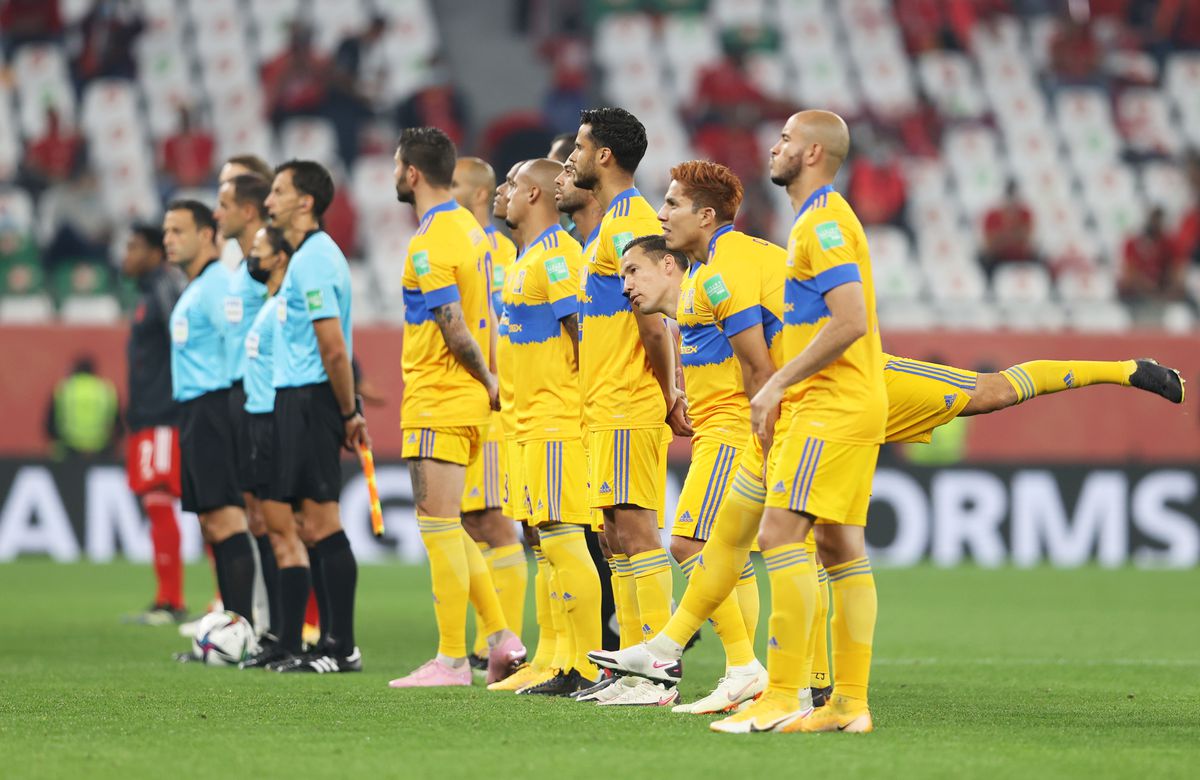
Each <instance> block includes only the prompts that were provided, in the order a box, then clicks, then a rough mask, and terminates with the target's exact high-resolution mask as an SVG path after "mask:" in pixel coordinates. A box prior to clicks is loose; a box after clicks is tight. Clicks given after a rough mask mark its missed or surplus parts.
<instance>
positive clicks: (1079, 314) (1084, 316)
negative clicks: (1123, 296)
mask: <svg viewBox="0 0 1200 780" xmlns="http://www.w3.org/2000/svg"><path fill="white" fill-rule="evenodd" d="M1068 312H1069V316H1068V320H1067V325H1068V327H1070V328H1071V329H1073V330H1077V331H1080V332H1083V333H1120V332H1121V331H1124V330H1129V326H1130V325H1132V324H1133V318H1132V317H1131V316H1130V314H1129V309H1127V308H1126V307H1125V306H1123V305H1121V304H1120V303H1117V302H1115V301H1114V302H1109V303H1099V302H1089V303H1085V304H1080V305H1076V306H1071V307H1070V308H1069V309H1068Z"/></svg>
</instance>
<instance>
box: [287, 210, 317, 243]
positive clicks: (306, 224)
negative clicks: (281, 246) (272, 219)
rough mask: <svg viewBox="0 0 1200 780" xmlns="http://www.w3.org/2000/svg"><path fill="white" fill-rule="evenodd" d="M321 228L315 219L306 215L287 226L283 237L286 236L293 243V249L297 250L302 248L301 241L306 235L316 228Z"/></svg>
mask: <svg viewBox="0 0 1200 780" xmlns="http://www.w3.org/2000/svg"><path fill="white" fill-rule="evenodd" d="M320 229H321V226H320V225H319V224H317V221H316V220H315V219H313V218H312V217H310V216H307V215H304V216H301V217H298V218H297V219H296V221H295V222H293V223H292V224H291V225H289V226H288V227H287V229H286V230H284V231H283V237H284V238H286V239H287V241H288V243H289V244H291V245H292V249H293V250H296V249H299V248H300V242H301V241H303V240H304V237H305V236H307V235H308V234H309V233H311V232H312V231H314V230H320Z"/></svg>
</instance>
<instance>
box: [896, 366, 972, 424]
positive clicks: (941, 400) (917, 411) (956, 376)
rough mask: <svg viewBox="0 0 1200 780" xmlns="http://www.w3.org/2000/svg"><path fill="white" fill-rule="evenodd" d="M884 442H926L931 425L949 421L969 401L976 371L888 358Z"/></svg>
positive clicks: (956, 415)
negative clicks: (886, 416)
mask: <svg viewBox="0 0 1200 780" xmlns="http://www.w3.org/2000/svg"><path fill="white" fill-rule="evenodd" d="M883 379H884V382H885V384H886V385H887V394H888V420H887V434H886V437H885V438H886V441H903V442H916V443H920V444H928V443H929V441H930V439H931V438H932V437H933V430H934V428H938V427H940V426H942V425H945V424H946V423H948V422H950V421H951V420H953V419H954V418H955V417H958V415H959V414H960V413H961V412H962V410H963V409H964V408H965V407H966V405H967V404H968V403H970V402H971V393H972V392H973V391H974V390H975V386H976V385H977V384H978V382H979V374H977V373H975V372H974V371H964V370H962V369H961V368H951V367H950V366H942V365H938V364H937V363H926V362H925V361H922V360H910V359H908V358H898V357H889V358H888V359H887V360H886V361H885V362H884V365H883Z"/></svg>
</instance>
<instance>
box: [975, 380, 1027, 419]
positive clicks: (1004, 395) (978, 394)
mask: <svg viewBox="0 0 1200 780" xmlns="http://www.w3.org/2000/svg"><path fill="white" fill-rule="evenodd" d="M1016 402H1017V392H1016V391H1015V390H1013V386H1012V385H1011V384H1010V383H1009V381H1008V380H1007V379H1005V378H1004V376H1003V375H1002V374H980V375H979V379H978V381H977V382H976V384H975V392H974V394H973V395H972V396H971V400H970V402H969V403H968V404H967V406H966V408H964V409H963V414H964V415H971V414H987V413H988V412H998V411H1000V410H1001V409H1006V408H1008V407H1010V406H1012V405H1014V404H1015V403H1016Z"/></svg>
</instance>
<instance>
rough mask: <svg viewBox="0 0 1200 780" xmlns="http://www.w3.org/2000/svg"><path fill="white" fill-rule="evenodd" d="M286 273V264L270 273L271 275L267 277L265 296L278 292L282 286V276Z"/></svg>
mask: <svg viewBox="0 0 1200 780" xmlns="http://www.w3.org/2000/svg"><path fill="white" fill-rule="evenodd" d="M285 273H287V264H283V265H280V266H278V267H277V268H275V269H274V270H273V271H271V275H270V276H268V277H267V295H268V296H270V295H274V294H275V293H277V292H279V288H280V287H282V286H283V275H284V274H285Z"/></svg>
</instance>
